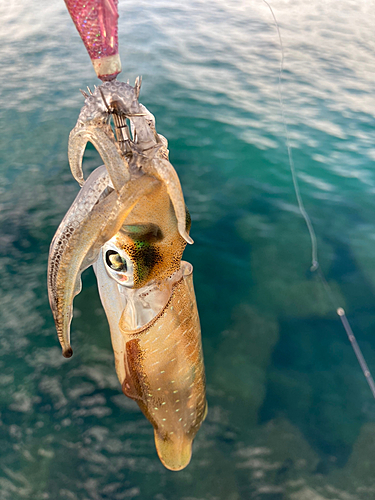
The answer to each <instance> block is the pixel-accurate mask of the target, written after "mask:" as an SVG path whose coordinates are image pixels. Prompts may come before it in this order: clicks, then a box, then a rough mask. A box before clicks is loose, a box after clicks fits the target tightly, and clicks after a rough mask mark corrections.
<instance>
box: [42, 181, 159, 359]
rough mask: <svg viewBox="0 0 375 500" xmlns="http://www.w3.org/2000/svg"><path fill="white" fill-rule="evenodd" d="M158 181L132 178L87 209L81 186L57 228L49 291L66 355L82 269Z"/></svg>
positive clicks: (52, 248) (68, 351)
mask: <svg viewBox="0 0 375 500" xmlns="http://www.w3.org/2000/svg"><path fill="white" fill-rule="evenodd" d="M157 183H158V181H156V180H155V179H153V178H151V177H148V176H142V177H140V178H138V179H135V180H131V181H130V182H128V183H127V184H125V185H124V186H123V187H122V188H121V190H120V192H119V193H118V194H117V193H116V191H112V192H111V193H110V194H108V195H107V196H106V197H105V198H104V199H102V200H99V201H97V202H96V203H95V204H94V205H93V206H91V205H90V203H89V204H88V207H86V210H80V209H79V208H78V207H79V205H80V204H81V203H82V202H83V203H84V202H85V201H86V193H87V192H88V190H87V191H86V190H85V191H84V192H83V193H82V191H83V190H82V191H81V192H80V193H79V194H78V196H77V198H76V200H75V201H74V202H73V205H72V207H71V209H70V210H69V212H68V214H67V216H68V215H69V217H67V218H65V219H64V220H63V222H62V224H61V225H60V227H59V228H58V230H57V233H56V236H55V237H54V239H53V241H52V244H51V248H50V254H49V262H48V295H49V300H50V305H51V309H52V313H53V316H54V320H55V324H56V330H57V335H58V338H59V341H60V344H61V347H62V350H63V355H64V356H65V357H71V356H72V354H73V351H72V348H71V346H70V323H71V320H72V304H73V299H74V297H75V296H76V295H77V294H78V293H79V292H80V291H81V279H80V276H81V273H82V272H83V271H84V270H85V269H87V267H89V266H90V265H91V264H93V262H95V260H96V259H97V257H98V254H99V251H100V248H101V247H102V246H103V245H104V243H105V242H106V241H108V240H109V239H110V238H111V237H112V236H113V235H114V234H116V233H117V232H118V230H119V229H120V227H121V226H122V224H123V222H124V220H125V219H126V217H127V215H128V214H129V213H130V212H131V210H132V208H133V207H134V205H135V204H136V203H137V202H138V200H139V199H140V198H142V197H143V196H145V195H147V194H148V193H149V192H150V191H152V189H154V188H155V186H156V185H157ZM106 187H108V185H107V186H106ZM88 189H89V188H88ZM103 192H104V190H103V191H102V193H101V194H103ZM98 199H99V197H98Z"/></svg>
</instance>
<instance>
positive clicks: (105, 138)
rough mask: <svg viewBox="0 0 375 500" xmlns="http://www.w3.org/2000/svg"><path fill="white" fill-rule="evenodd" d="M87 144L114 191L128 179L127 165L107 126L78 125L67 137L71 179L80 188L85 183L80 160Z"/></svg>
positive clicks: (118, 189)
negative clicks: (101, 162) (103, 166)
mask: <svg viewBox="0 0 375 500" xmlns="http://www.w3.org/2000/svg"><path fill="white" fill-rule="evenodd" d="M88 142H91V143H92V144H93V146H94V147H95V148H96V150H97V151H98V153H99V154H100V156H101V158H102V160H103V162H104V165H105V166H106V168H107V171H108V174H109V176H110V178H111V181H112V184H113V186H114V188H115V189H116V191H118V192H119V191H120V189H121V188H122V186H123V185H124V184H125V183H126V182H127V181H128V180H129V179H130V174H129V165H128V163H127V161H126V159H125V158H124V157H123V156H121V154H120V152H119V149H118V146H117V144H116V142H115V140H114V137H113V132H112V129H111V127H110V125H109V124H96V125H94V124H90V125H83V124H81V123H78V124H77V125H76V126H75V127H74V129H73V130H72V131H71V132H70V135H69V145H68V158H69V164H70V169H71V171H72V174H73V177H74V178H75V180H76V181H77V182H78V183H79V185H80V186H82V185H83V183H84V182H85V180H84V177H83V171H82V159H83V154H84V152H85V148H86V145H87V143H88Z"/></svg>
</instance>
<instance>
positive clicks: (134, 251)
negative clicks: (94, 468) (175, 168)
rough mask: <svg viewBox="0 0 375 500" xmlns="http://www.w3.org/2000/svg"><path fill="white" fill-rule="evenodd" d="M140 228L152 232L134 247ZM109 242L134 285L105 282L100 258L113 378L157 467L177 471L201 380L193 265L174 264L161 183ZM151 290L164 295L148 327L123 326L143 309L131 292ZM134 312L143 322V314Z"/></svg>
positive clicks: (179, 247)
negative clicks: (139, 422)
mask: <svg viewBox="0 0 375 500" xmlns="http://www.w3.org/2000/svg"><path fill="white" fill-rule="evenodd" d="M188 220H189V219H188ZM151 221H152V223H151ZM147 225H148V227H150V228H153V230H152V231H151V230H150V231H149V237H148V239H147V238H146V236H145V234H144V233H142V234H143V235H142V237H141V241H140V239H139V238H140V237H139V232H140V229H142V231H144V230H143V228H147ZM189 227H190V226H189V225H188V226H187V228H186V231H188V230H189ZM137 228H138V229H139V230H137ZM155 228H157V229H155ZM146 234H147V233H146ZM111 242H112V243H113V244H114V245H115V247H116V248H118V249H119V250H122V251H125V252H126V254H127V255H128V256H129V258H130V259H131V260H132V262H133V269H134V287H133V288H130V289H129V288H127V287H125V286H122V285H119V284H118V283H117V282H116V281H115V280H114V279H112V278H111V277H110V276H109V273H108V271H107V269H106V263H105V258H104V256H103V252H102V253H101V255H100V256H99V259H98V261H97V263H96V264H95V270H96V274H97V279H98V288H99V293H100V298H101V301H102V304H103V307H104V309H105V312H106V315H107V319H108V323H109V326H110V330H111V338H112V346H113V350H114V355H115V366H116V372H117V376H118V378H119V381H120V383H121V385H122V388H123V392H124V393H125V394H126V395H127V396H128V397H130V398H132V399H134V400H135V401H136V402H137V403H138V405H139V407H140V408H141V410H142V411H143V413H144V414H145V416H146V417H147V418H148V420H149V421H150V422H151V424H152V425H153V427H154V434H155V444H156V449H157V452H158V455H159V457H160V459H161V461H162V463H163V464H164V465H165V467H167V468H168V469H170V470H181V469H183V468H184V467H186V466H187V465H188V463H189V461H190V458H191V448H192V442H193V439H194V437H195V435H196V433H197V431H198V429H199V427H200V425H201V424H202V422H203V420H204V417H205V414H206V397H205V376H204V365H203V355H202V346H201V333H200V325H199V318H198V311H197V306H196V300H195V295H194V289H193V283H192V267H191V265H190V264H188V263H184V262H183V263H181V257H182V253H183V250H184V248H185V246H186V242H185V241H184V239H183V238H182V237H181V235H180V233H179V231H178V228H177V220H176V216H175V213H174V210H173V207H172V206H171V202H170V198H169V196H168V192H167V188H166V186H165V185H164V184H161V185H159V186H158V188H157V189H155V190H154V191H153V192H152V193H150V195H149V196H148V197H147V198H146V199H144V200H143V202H142V203H138V204H137V205H135V207H134V208H133V210H132V212H131V213H130V214H129V216H128V217H127V219H126V220H125V223H124V225H123V226H122V228H121V229H120V231H119V232H118V233H117V234H116V235H115V236H114V237H113V238H112V239H111ZM146 242H147V245H140V243H146ZM145 247H146V248H150V249H151V250H152V251H151V255H154V256H155V258H154V259H151V262H147V264H148V266H145V265H142V266H141V269H138V268H137V262H138V265H139V262H140V261H141V262H142V261H143V260H144V258H143V257H142V253H141V252H140V249H144V248H145ZM142 251H143V250H142ZM152 286H154V287H158V288H159V289H160V293H162V292H163V290H166V291H167V292H168V294H167V296H166V300H165V301H164V303H162V304H161V305H160V308H159V310H158V311H157V312H156V313H155V314H154V316H153V317H152V319H150V320H149V321H148V322H147V323H145V324H140V325H139V327H138V328H137V327H136V328H130V327H129V323H131V320H129V314H130V311H133V314H134V311H137V307H142V305H141V306H139V303H140V302H136V301H135V299H134V296H135V294H137V296H138V297H139V296H142V294H144V295H145V296H147V298H149V300H150V301H151V300H153V299H152V293H153V292H152ZM168 290H169V291H168ZM157 298H159V296H157ZM138 312H139V316H142V312H143V311H142V310H140V311H138ZM137 321H138V320H137V314H136V322H137ZM139 321H141V320H139Z"/></svg>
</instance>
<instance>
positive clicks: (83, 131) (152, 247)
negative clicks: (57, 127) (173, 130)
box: [48, 79, 207, 471]
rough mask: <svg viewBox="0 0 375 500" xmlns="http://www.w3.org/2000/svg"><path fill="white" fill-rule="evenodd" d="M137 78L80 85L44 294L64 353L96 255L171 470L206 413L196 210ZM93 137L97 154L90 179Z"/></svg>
mask: <svg viewBox="0 0 375 500" xmlns="http://www.w3.org/2000/svg"><path fill="white" fill-rule="evenodd" d="M140 84H141V82H140V80H139V79H137V80H136V82H135V86H134V87H132V86H130V85H129V83H121V82H117V81H115V82H106V83H104V84H103V85H101V86H100V87H98V88H96V89H95V91H94V92H91V91H89V93H88V94H87V93H86V92H84V96H85V104H84V106H83V108H82V110H81V112H80V114H79V117H78V121H77V124H76V126H75V127H74V128H73V130H72V132H71V133H70V136H69V145H68V157H69V163H70V168H71V171H72V174H73V176H74V178H75V179H76V180H77V181H78V183H79V184H80V185H81V190H80V192H79V193H78V195H77V197H76V199H75V200H74V202H73V204H72V206H71V208H70V209H69V211H68V212H67V214H66V216H65V217H64V219H63V221H62V222H61V224H60V226H59V228H58V229H57V232H56V234H55V236H54V238H53V240H52V243H51V247H50V253H49V261H48V294H49V301H50V306H51V310H52V313H53V317H54V320H55V324H56V330H57V334H58V339H59V341H60V344H61V347H62V352H63V355H64V356H65V357H71V356H72V354H73V351H72V348H71V345H70V324H71V321H72V317H73V299H74V297H75V296H76V295H77V294H78V293H79V292H80V291H81V274H82V272H83V271H84V270H85V269H87V268H88V267H89V266H91V265H92V266H93V268H94V271H95V274H96V277H97V282H98V289H99V295H100V299H101V302H102V305H103V308H104V310H105V313H106V316H107V320H108V324H109V328H110V333H111V341H112V347H113V351H114V358H115V369H116V373H117V376H118V379H119V381H120V384H121V387H122V391H123V393H124V394H125V395H126V396H127V397H129V398H131V399H133V400H135V401H136V402H137V404H138V406H139V407H140V409H141V411H142V412H143V413H144V415H145V416H146V418H147V419H148V420H149V421H150V423H151V424H152V426H153V428H154V438H155V445H156V450H157V453H158V455H159V458H160V460H161V462H162V463H163V465H164V466H165V467H166V468H168V469H170V470H176V471H177V470H181V469H183V468H184V467H186V466H187V465H188V463H189V462H190V459H191V454H192V443H193V440H194V437H195V436H196V434H197V432H198V430H199V428H200V426H201V424H202V422H203V421H204V419H205V417H206V414H207V402H206V394H205V372H204V363H203V353H202V343H201V330H200V323H199V316H198V310H197V304H196V298H195V293H194V287H193V277H192V275H193V268H192V266H191V264H189V263H188V262H185V261H183V260H182V254H183V251H184V249H185V246H186V244H187V243H192V242H193V241H192V239H191V238H190V236H189V231H190V226H191V219H190V215H189V212H188V210H187V208H186V206H185V202H184V197H183V193H182V188H181V184H180V181H179V178H178V175H177V173H176V171H175V170H174V168H173V166H172V165H171V163H170V162H169V152H168V141H167V140H166V138H165V137H163V136H162V135H159V134H158V133H157V132H156V128H155V118H154V117H153V115H152V114H151V113H150V112H149V111H148V110H147V108H146V107H145V106H143V105H142V104H140V103H139V102H138V96H139V90H140ZM111 117H112V118H113V122H114V130H115V133H114V132H113V129H112V127H111V123H110V119H111ZM128 124H129V125H130V126H129V125H128ZM88 142H91V143H92V144H93V145H94V147H95V148H96V149H97V150H98V152H99V154H100V156H101V158H102V160H103V162H104V165H103V166H101V167H98V168H96V169H95V170H94V171H93V172H92V173H91V174H90V175H89V176H88V178H87V179H86V180H85V178H84V174H83V169H82V159H83V154H84V150H85V148H86V145H87V143H88Z"/></svg>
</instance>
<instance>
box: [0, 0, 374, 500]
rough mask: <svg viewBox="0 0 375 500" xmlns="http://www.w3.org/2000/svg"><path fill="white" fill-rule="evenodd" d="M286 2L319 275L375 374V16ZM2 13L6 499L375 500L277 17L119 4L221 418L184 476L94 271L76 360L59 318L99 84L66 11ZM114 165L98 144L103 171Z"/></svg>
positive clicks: (368, 426)
mask: <svg viewBox="0 0 375 500" xmlns="http://www.w3.org/2000/svg"><path fill="white" fill-rule="evenodd" d="M272 6H273V8H274V11H275V14H276V17H277V19H278V21H279V24H280V29H281V33H282V37H283V43H284V48H285V72H284V79H283V95H284V102H285V112H286V120H287V123H288V126H289V131H290V140H291V145H292V147H293V154H294V158H295V163H296V168H297V171H298V177H299V179H300V184H301V192H302V195H303V198H304V201H305V205H306V208H307V210H308V211H309V214H310V216H311V219H312V221H313V223H314V225H315V229H316V232H317V235H318V244H319V260H320V263H321V267H322V270H323V272H324V273H325V276H326V278H327V280H328V282H329V284H330V286H331V288H332V290H333V291H334V293H335V297H336V300H337V302H338V303H339V304H340V305H341V306H343V307H345V308H346V311H347V314H348V317H349V319H350V321H351V322H352V326H353V328H354V330H355V332H356V335H357V337H358V341H359V344H360V346H361V348H362V349H363V352H364V354H365V356H366V359H367V361H368V364H369V365H370V367H372V370H373V372H375V355H374V352H375V339H374V335H373V332H374V327H375V297H374V287H375V252H374V246H375V217H374V214H375V197H374V193H375V169H374V160H375V147H374V144H375V140H374V139H375V131H374V115H375V78H374V77H375V58H374V50H375V39H374V34H373V27H374V25H375V14H374V12H375V10H374V6H375V5H374V2H373V1H372V0H371V1H370V0H356V1H351V0H343V1H341V2H340V6H339V7H338V4H337V2H333V1H325V2H322V1H321V0H311V1H310V2H302V0H294V1H293V2H290V1H287V0H275V1H273V2H272ZM0 17H1V19H2V30H1V32H0V39H1V43H0V56H1V57H0V69H1V75H2V85H1V95H0V99H1V108H0V113H1V120H0V132H1V137H2V148H1V151H0V155H1V163H0V194H1V201H0V202H1V211H0V280H1V289H0V325H1V326H0V347H1V348H0V366H1V370H0V387H1V388H0V391H1V392H0V394H1V397H0V405H1V407H0V412H1V413H0V443H1V447H0V450H1V451H0V460H1V463H2V468H1V471H0V498H1V499H2V500H3V499H4V500H8V499H9V500H20V499H23V498H27V499H31V500H39V499H51V500H57V499H58V500H60V499H61V500H109V499H111V500H121V499H127V498H134V499H138V498H140V499H145V500H149V499H150V500H151V499H152V500H175V499H179V500H202V499H205V500H214V499H215V500H216V499H220V500H221V499H222V500H247V499H254V500H258V499H261V500H325V499H340V500H341V499H342V500H367V499H371V498H375V479H374V477H375V474H374V472H375V470H374V467H375V466H374V463H375V451H374V450H375V446H374V445H375V403H374V401H373V399H372V396H371V393H370V391H369V389H368V387H367V385H366V382H365V379H364V377H363V374H362V372H361V371H360V368H359V366H358V364H357V361H356V359H355V356H354V354H353V352H352V350H351V347H350V345H349V343H348V340H347V338H346V335H345V332H344V330H343V329H342V327H341V324H340V322H339V321H338V319H337V316H336V315H335V312H334V309H333V307H332V305H331V303H330V302H329V299H328V297H327V295H326V294H325V292H324V289H322V287H321V285H320V284H319V282H318V281H316V279H315V277H314V276H313V275H312V274H311V273H310V271H309V267H310V263H311V254H310V242H309V236H308V233H307V230H306V227H305V224H304V221H303V219H302V217H301V216H300V214H299V212H298V209H297V205H296V200H295V194H294V191H293V186H292V181H291V175H290V170H289V165H288V157H287V152H286V148H285V136H284V129H283V121H282V117H281V110H280V104H279V100H278V87H277V83H278V70H279V63H280V46H279V43H278V37H277V32H276V29H275V26H274V25H273V19H272V16H271V13H270V11H269V10H268V7H267V6H266V5H265V4H264V2H262V1H261V0H259V1H253V2H238V1H236V2H235V1H234V0H233V1H232V0H225V1H224V0H222V1H220V0H215V1H214V0H211V1H210V0H209V1H207V0H205V1H203V0H193V1H191V2H189V3H187V4H183V3H181V2H180V3H178V2H172V1H171V0H164V1H163V0H156V1H150V0H147V1H146V0H143V1H139V2H130V1H127V0H126V1H125V0H124V1H122V0H121V1H120V30H119V31H120V51H121V57H122V61H123V68H124V69H123V73H122V75H121V76H122V78H123V79H124V80H127V79H128V78H129V79H130V81H131V82H132V81H134V79H135V77H136V76H137V75H139V74H141V75H143V86H142V90H141V97H140V100H141V102H142V103H144V104H145V105H146V106H147V107H148V108H149V109H150V111H151V112H152V113H153V114H154V115H155V116H156V119H157V129H158V131H159V132H160V133H162V134H163V135H165V136H166V137H167V138H168V139H169V147H170V156H171V161H172V163H173V165H174V166H175V168H176V170H177V171H178V173H179V175H180V178H181V182H182V185H183V188H184V193H185V197H186V201H187V204H188V206H189V209H190V212H191V214H192V219H193V226H192V236H193V238H194V240H195V245H194V246H193V247H189V248H188V249H187V250H186V252H185V258H186V259H187V260H189V261H191V262H192V264H193V265H194V269H195V270H194V279H195V287H196V294H197V299H198V305H199V310H200V316H201V322H202V332H203V344H204V352H205V362H206V371H207V381H208V387H207V391H208V402H209V413H208V417H207V420H206V422H205V423H204V425H203V426H202V428H201V430H200V432H199V434H198V436H197V438H196V440H195V444H194V454H193V459H192V462H191V464H190V465H189V467H188V468H187V469H185V470H184V471H182V472H179V473H172V472H170V471H167V470H166V469H164V468H163V466H162V465H161V464H160V462H159V460H158V458H157V456H156V452H155V448H154V443H153V431H152V427H151V426H150V424H149V423H148V422H147V421H146V419H145V418H144V417H143V415H142V414H141V412H140V411H139V409H138V407H137V405H136V404H135V403H134V402H132V401H131V400H129V399H127V398H126V397H125V396H124V395H122V393H121V388H120V385H119V383H118V381H117V377H116V375H115V370H114V362H113V354H112V351H111V345H110V337H109V331H108V326H107V323H106V319H105V316H104V313H103V310H102V307H101V304H100V301H99V297H98V293H97V288H96V281H95V277H94V275H93V272H92V270H91V269H90V270H88V271H86V272H85V273H84V276H83V291H82V292H81V294H80V295H79V296H77V298H76V299H75V303H74V320H73V325H72V343H73V346H74V356H73V358H72V359H71V360H65V359H64V358H63V357H62V356H61V350H60V347H59V345H58V342H57V337H56V333H55V329H54V324H53V320H52V316H51V313H50V310H49V306H48V300H47V293H46V264H47V255H48V247H49V243H50V241H51V239H52V237H53V234H54V232H55V230H56V228H57V226H58V224H59V223H60V221H61V219H62V218H63V216H64V214H65V213H66V211H67V209H68V208H69V206H70V204H71V203H72V201H73V199H74V197H75V196H76V194H77V192H78V186H77V184H76V183H75V181H74V180H73V178H72V176H71V174H70V171H69V167H68V161H67V140H68V135H69V132H70V130H71V129H72V128H73V126H74V124H75V122H76V119H77V116H78V113H79V109H80V108H81V106H82V105H83V99H82V96H81V94H80V92H79V90H78V89H79V88H84V87H85V86H86V85H90V86H93V85H94V84H97V83H98V82H97V80H96V77H95V74H94V70H93V68H92V66H91V63H90V61H89V58H88V56H87V54H86V52H85V49H84V47H83V44H82V42H81V41H80V39H79V36H78V34H77V33H76V31H75V28H74V26H73V24H72V22H71V20H70V18H69V15H68V14H67V12H66V9H65V5H64V3H63V2H62V1H61V2H60V1H59V2H48V1H47V0H40V1H39V2H30V1H28V2H18V1H16V0H12V1H11V2H10V3H9V2H8V3H4V4H3V5H0ZM99 162H100V159H99V157H98V156H97V154H96V152H95V151H94V149H93V148H91V147H90V148H89V149H88V150H87V153H86V156H85V169H86V171H89V170H90V169H93V168H95V167H96V166H98V165H99Z"/></svg>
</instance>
